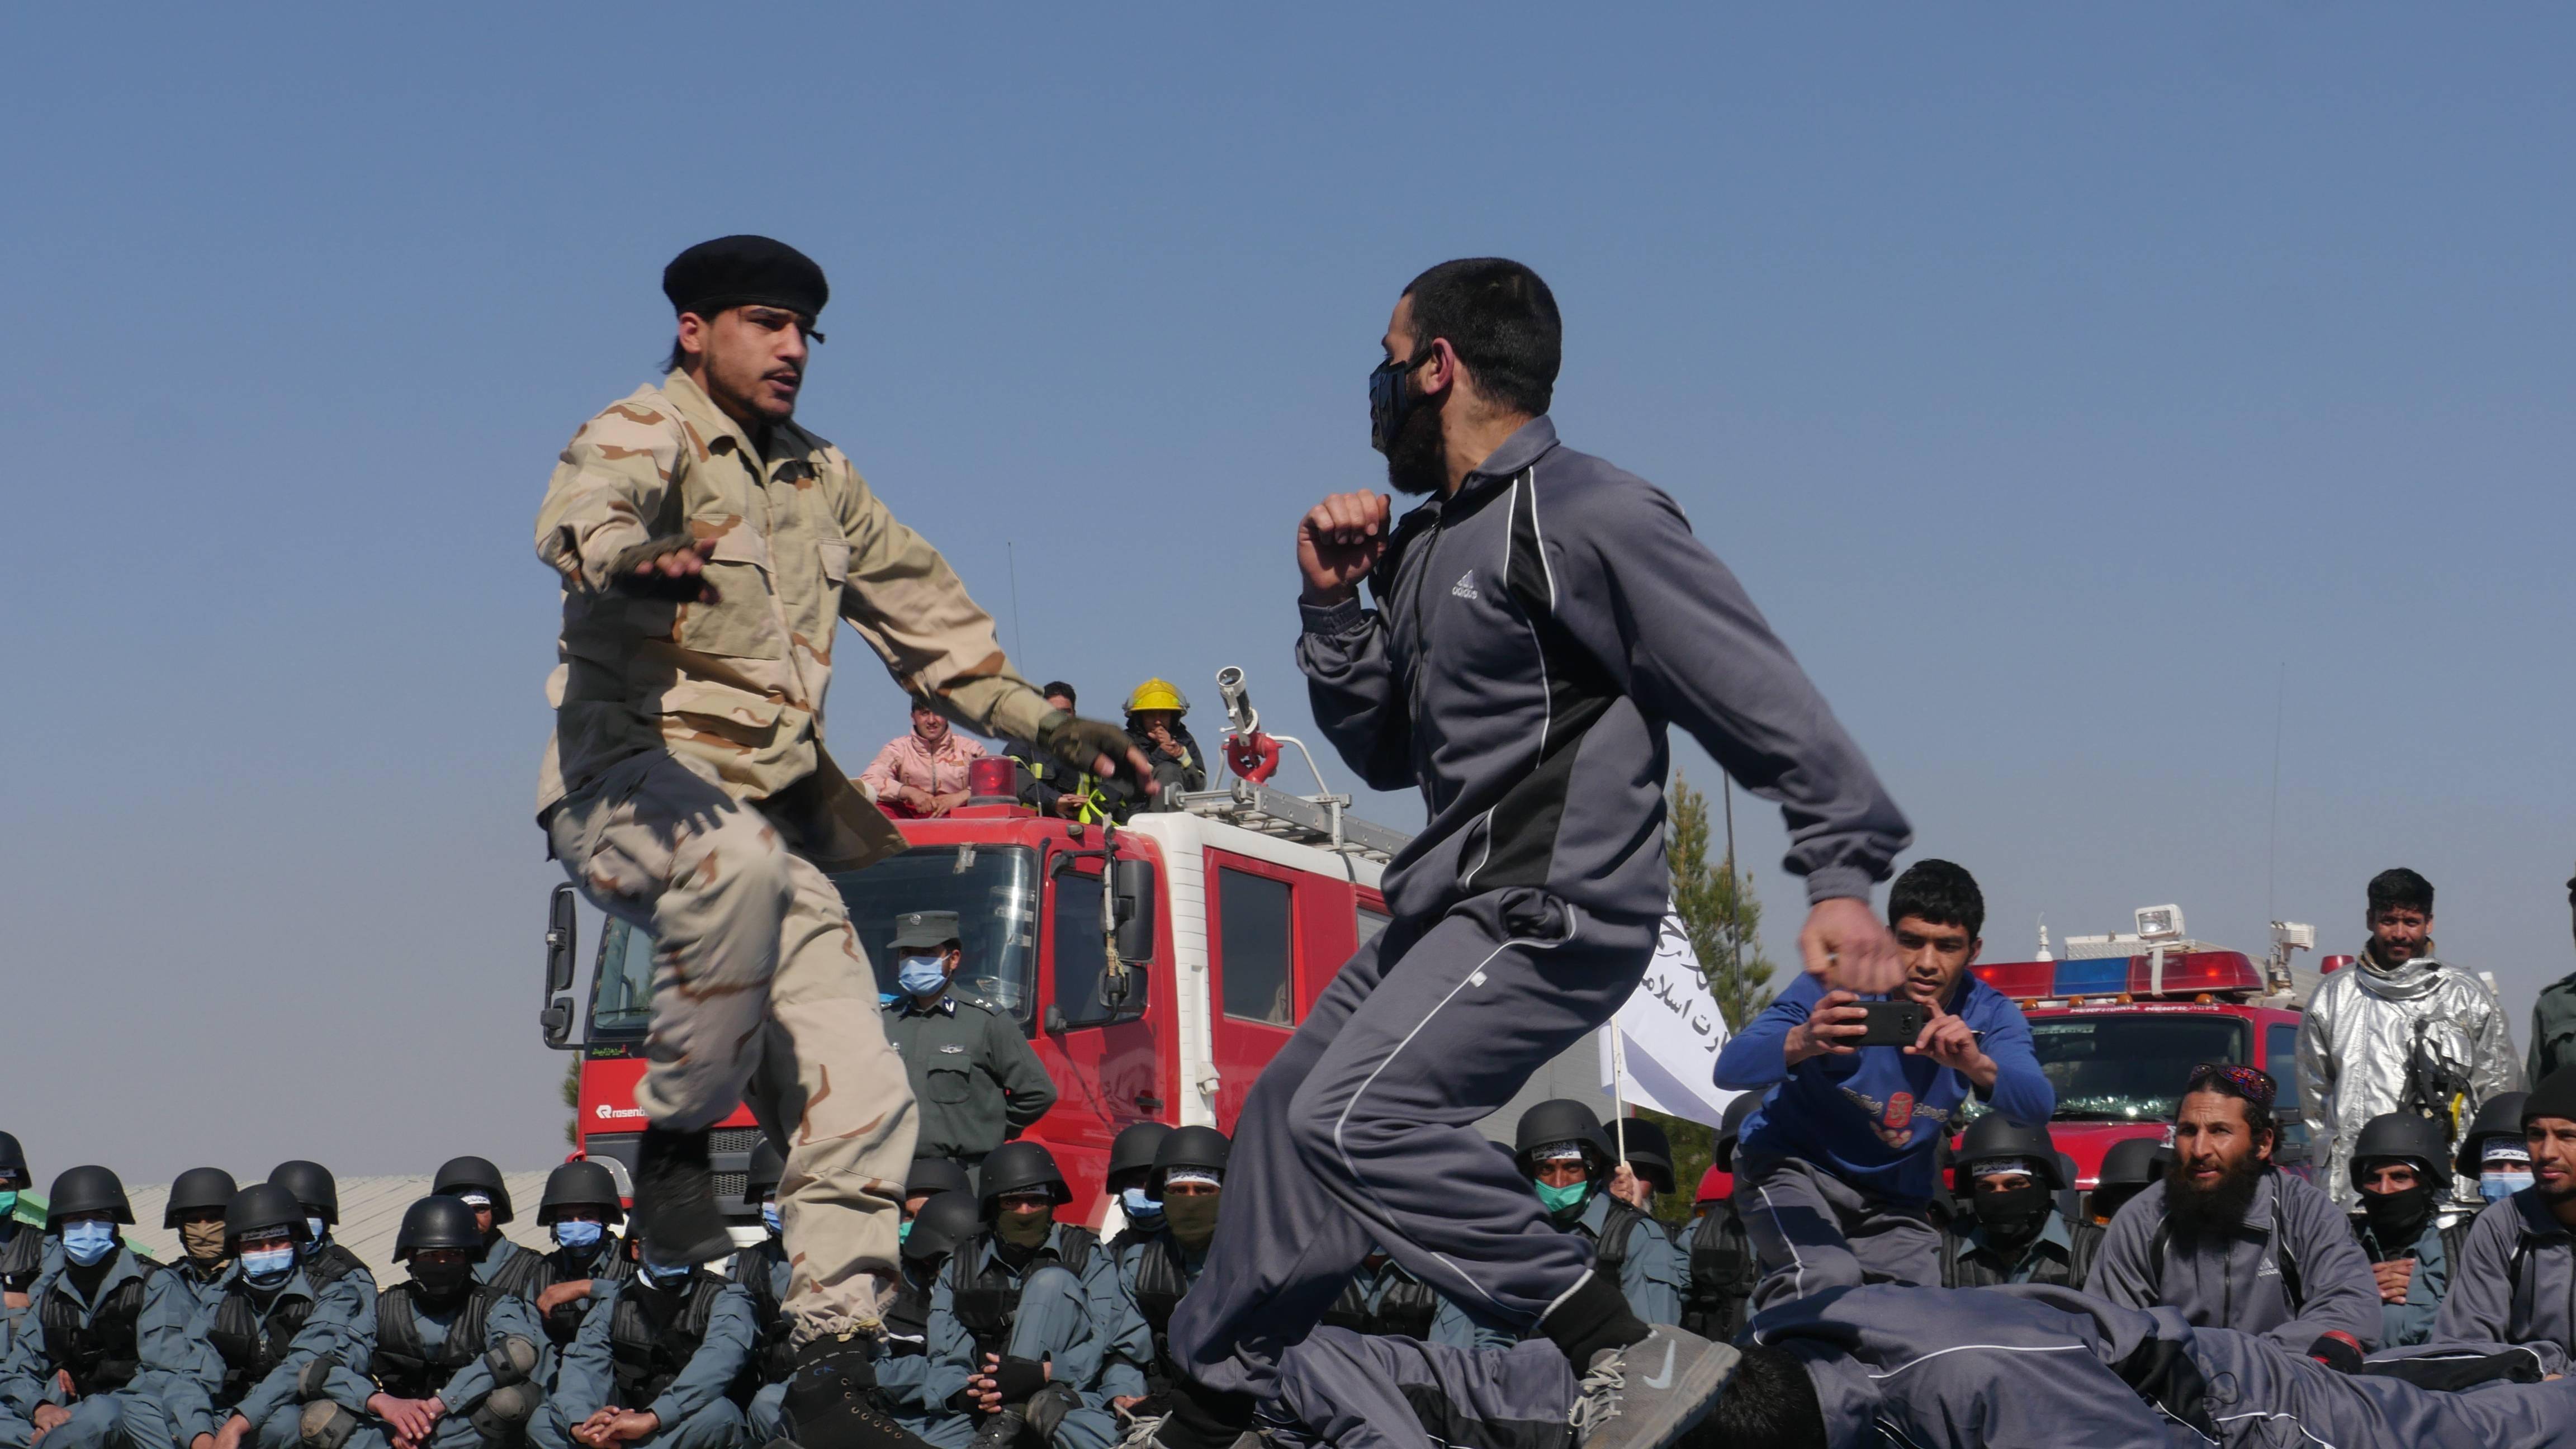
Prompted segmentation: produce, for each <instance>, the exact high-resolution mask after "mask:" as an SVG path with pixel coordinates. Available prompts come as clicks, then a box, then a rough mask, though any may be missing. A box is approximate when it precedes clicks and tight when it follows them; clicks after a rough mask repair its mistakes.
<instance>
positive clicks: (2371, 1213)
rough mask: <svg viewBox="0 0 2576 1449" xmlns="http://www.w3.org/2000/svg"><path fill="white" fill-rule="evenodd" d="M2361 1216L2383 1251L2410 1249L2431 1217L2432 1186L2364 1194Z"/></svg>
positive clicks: (2421, 1185)
mask: <svg viewBox="0 0 2576 1449" xmlns="http://www.w3.org/2000/svg"><path fill="white" fill-rule="evenodd" d="M2361 1215H2362V1216H2363V1217H2364V1218H2367V1219H2368V1220H2369V1221H2370V1234H2371V1236H2372V1237H2375V1238H2377V1239H2378V1240H2379V1246H2380V1248H2381V1249H2382V1250H2383V1251H2387V1250H2393V1249H2397V1248H2405V1247H2411V1246H2413V1244H2414V1242H2415V1239H2416V1237H2417V1236H2418V1235H2419V1234H2421V1233H2422V1232H2423V1231H2424V1224H2425V1223H2426V1222H2427V1221H2429V1220H2430V1219H2431V1218H2432V1216H2433V1185H2432V1184H2431V1183H2429V1182H2419V1183H2417V1184H2415V1185H2414V1186H2413V1187H2409V1188H2403V1189H2400V1190H2399V1191H2396V1192H2365V1193H2363V1194H2362V1195H2361Z"/></svg>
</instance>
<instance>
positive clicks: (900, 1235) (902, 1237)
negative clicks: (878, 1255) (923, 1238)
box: [894, 1218, 912, 1243]
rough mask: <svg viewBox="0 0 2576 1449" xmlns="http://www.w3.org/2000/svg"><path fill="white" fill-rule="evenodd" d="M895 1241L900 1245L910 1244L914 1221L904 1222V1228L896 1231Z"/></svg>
mask: <svg viewBox="0 0 2576 1449" xmlns="http://www.w3.org/2000/svg"><path fill="white" fill-rule="evenodd" d="M894 1240H895V1241H896V1242H898V1243H908V1242H910V1241H912V1221H911V1220H910V1219H909V1218H907V1219H905V1220H904V1224H903V1226H902V1227H899V1228H897V1229H895V1230H894Z"/></svg>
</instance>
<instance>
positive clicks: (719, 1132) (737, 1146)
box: [707, 1127, 760, 1197]
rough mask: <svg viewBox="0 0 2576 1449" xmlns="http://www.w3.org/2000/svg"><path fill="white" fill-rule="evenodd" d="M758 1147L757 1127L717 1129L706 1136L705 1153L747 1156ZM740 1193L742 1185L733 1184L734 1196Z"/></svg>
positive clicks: (758, 1130)
mask: <svg viewBox="0 0 2576 1449" xmlns="http://www.w3.org/2000/svg"><path fill="white" fill-rule="evenodd" d="M759 1145H760V1129H759V1128H757V1127H719V1128H717V1129H716V1130H714V1131H713V1132H710V1133H708V1134H707V1151H708V1152H709V1153H712V1154H722V1153H727V1152H741V1153H746V1154H748V1153H749V1152H751V1150H752V1149H754V1148H756V1147H758V1146H759ZM741 1193H742V1184H741V1183H740V1182H738V1181H737V1182H736V1183H735V1184H734V1194H735V1196H737V1197H739V1196H740V1195H741Z"/></svg>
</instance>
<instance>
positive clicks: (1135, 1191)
mask: <svg viewBox="0 0 2576 1449" xmlns="http://www.w3.org/2000/svg"><path fill="white" fill-rule="evenodd" d="M1118 1208H1119V1211H1121V1212H1124V1213H1125V1214H1127V1221H1129V1222H1131V1223H1141V1222H1150V1221H1152V1220H1153V1219H1155V1218H1159V1217H1161V1216H1162V1215H1163V1204H1162V1203H1161V1201H1159V1200H1158V1199H1156V1198H1153V1197H1151V1196H1149V1195H1147V1193H1146V1191H1145V1189H1143V1188H1141V1187H1131V1188H1128V1189H1126V1190H1125V1191H1123V1192H1121V1193H1119V1194H1118Z"/></svg>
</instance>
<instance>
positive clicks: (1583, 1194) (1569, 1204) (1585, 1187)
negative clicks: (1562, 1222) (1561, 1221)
mask: <svg viewBox="0 0 2576 1449" xmlns="http://www.w3.org/2000/svg"><path fill="white" fill-rule="evenodd" d="M1530 1186H1532V1187H1534V1188H1537V1189H1538V1201H1539V1205H1540V1206H1541V1207H1544V1208H1546V1209H1547V1215H1548V1216H1549V1217H1552V1218H1561V1217H1564V1216H1566V1215H1567V1214H1569V1213H1571V1212H1573V1211H1574V1210H1575V1209H1577V1208H1580V1207H1582V1206H1583V1200H1584V1199H1585V1198H1587V1197H1590V1196H1591V1195H1592V1184H1591V1183H1589V1182H1578V1183H1576V1184H1575V1185H1573V1186H1572V1187H1550V1186H1548V1185H1547V1184H1546V1183H1543V1182H1540V1181H1538V1180H1537V1179H1535V1178H1533V1179H1531V1181H1530Z"/></svg>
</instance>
